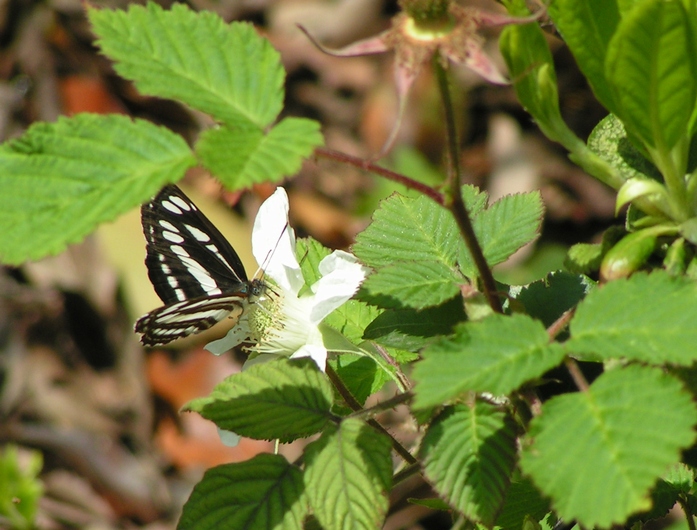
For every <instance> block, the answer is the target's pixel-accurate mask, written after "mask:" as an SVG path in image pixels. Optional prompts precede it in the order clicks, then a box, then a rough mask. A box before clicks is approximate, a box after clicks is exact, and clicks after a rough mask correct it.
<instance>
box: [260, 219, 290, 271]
mask: <svg viewBox="0 0 697 530" xmlns="http://www.w3.org/2000/svg"><path fill="white" fill-rule="evenodd" d="M286 230H288V222H287V221H286V224H285V225H284V226H283V230H281V233H280V234H279V235H278V239H276V244H275V245H274V246H273V248H272V249H271V250H269V253H268V254H266V257H265V258H264V262H263V263H262V264H261V265H259V268H258V269H257V270H256V272H255V273H254V277H255V278H257V277H258V278H259V279H260V280H263V279H264V271H265V270H266V266H267V265H268V264H269V262H270V261H271V258H272V257H273V253H274V252H276V249H277V248H278V244H279V243H280V242H281V238H282V237H283V234H285V233H286Z"/></svg>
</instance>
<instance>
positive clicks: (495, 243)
mask: <svg viewBox="0 0 697 530" xmlns="http://www.w3.org/2000/svg"><path fill="white" fill-rule="evenodd" d="M462 195H463V199H464V201H465V204H466V205H467V207H468V211H469V213H470V215H471V216H472V218H473V224H474V229H475V232H476V234H477V236H478V239H479V241H480V244H481V245H482V249H483V251H484V255H485V257H486V258H487V261H488V263H489V264H490V265H495V264H497V263H501V262H502V261H505V260H506V259H507V258H509V257H510V256H511V255H512V254H513V253H514V252H515V251H516V250H518V249H519V248H520V247H522V246H523V245H524V244H526V243H528V242H530V241H531V240H532V239H534V238H535V237H536V234H537V231H538V230H539V227H540V222H541V219H542V217H541V216H542V203H541V200H540V195H539V193H537V192H533V193H527V194H520V195H509V196H506V197H503V198H502V199H500V200H498V201H497V202H496V203H494V204H492V205H491V206H489V207H486V203H487V195H486V193H484V192H480V191H478V190H477V189H476V188H474V187H471V186H466V187H464V188H463V192H462ZM512 219H515V220H516V221H515V222H513V221H512ZM353 251H354V252H355V254H356V256H358V257H359V258H360V259H361V260H362V261H363V262H364V263H366V264H367V265H369V266H371V267H373V268H375V269H376V272H375V273H374V274H372V275H371V276H370V278H368V280H366V282H365V283H364V284H363V289H364V296H363V298H364V299H365V300H366V301H369V302H370V303H373V304H376V305H378V306H380V307H385V308H393V309H397V308H404V307H412V308H415V309H424V308H427V307H433V306H438V305H441V304H443V303H444V302H446V301H447V300H449V299H451V298H453V297H455V296H456V295H457V294H458V293H459V291H460V289H459V285H464V284H467V283H469V281H470V280H471V279H473V278H474V277H476V270H475V266H474V262H473V260H472V257H471V255H470V253H469V251H468V250H467V247H466V246H465V244H464V242H463V241H462V239H461V238H460V234H459V232H458V229H457V225H456V224H455V219H454V218H453V216H452V214H451V213H450V212H448V211H447V210H445V209H443V208H441V207H439V206H438V205H437V204H434V203H433V202H432V201H430V200H429V199H427V198H426V197H423V196H422V197H418V198H416V199H412V198H409V197H405V196H402V195H399V194H395V195H393V196H392V197H390V198H389V199H387V200H385V201H383V203H382V205H381V207H380V209H378V210H377V211H376V212H375V215H374V217H373V222H372V224H371V225H370V226H369V227H368V228H367V229H366V230H365V231H364V232H362V233H361V234H359V235H358V237H357V239H356V244H355V245H354V247H353Z"/></svg>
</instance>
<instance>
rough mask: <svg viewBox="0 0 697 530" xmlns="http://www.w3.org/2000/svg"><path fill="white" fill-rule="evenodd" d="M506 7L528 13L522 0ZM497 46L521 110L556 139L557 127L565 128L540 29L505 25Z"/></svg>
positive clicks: (522, 14)
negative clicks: (527, 113) (523, 108)
mask: <svg viewBox="0 0 697 530" xmlns="http://www.w3.org/2000/svg"><path fill="white" fill-rule="evenodd" d="M508 6H509V7H508V9H509V11H510V12H511V13H512V14H516V15H520V16H526V15H529V14H530V12H529V11H528V9H527V8H526V7H525V3H524V2H521V1H518V0H514V1H509V2H508ZM499 48H500V49H501V55H502V56H503V58H504V60H505V61H506V65H507V66H508V70H509V72H510V77H511V79H512V80H513V87H514V88H515V91H516V94H517V95H518V99H519V100H520V102H521V103H522V105H523V106H524V107H525V110H527V111H528V112H529V113H530V114H532V115H533V116H534V117H535V119H536V120H537V122H538V125H539V127H540V129H542V132H543V133H544V134H545V135H546V136H547V137H549V138H551V139H553V140H559V137H560V130H563V129H566V130H568V129H567V128H566V126H565V125H564V122H563V120H562V118H561V113H560V112H559V96H558V93H557V77H556V73H555V72H554V62H553V60H552V53H551V52H550V50H549V46H548V45H547V41H546V40H545V36H544V34H543V33H542V30H541V29H540V27H539V26H538V25H537V24H515V25H509V26H506V27H505V28H504V30H503V31H502V32H501V37H500V38H499ZM569 132H570V131H569Z"/></svg>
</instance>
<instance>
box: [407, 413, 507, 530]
mask: <svg viewBox="0 0 697 530" xmlns="http://www.w3.org/2000/svg"><path fill="white" fill-rule="evenodd" d="M420 456H421V457H422V458H423V466H424V473H425V475H426V478H428V480H429V481H430V482H431V483H432V484H433V485H434V486H435V487H436V489H437V490H438V491H439V492H440V493H441V495H443V496H444V498H445V499H446V500H447V501H448V503H449V504H450V505H451V506H452V507H453V508H455V509H456V510H457V511H458V512H459V513H462V514H464V515H465V516H466V517H467V518H468V519H470V520H472V521H476V522H480V523H483V524H485V525H486V526H491V525H492V524H493V523H494V520H495V519H496V515H497V513H498V512H499V510H500V508H501V505H502V504H503V500H504V495H505V493H506V489H507V488H508V484H509V481H510V477H511V473H512V471H513V466H514V465H515V461H516V427H515V423H514V422H513V420H512V418H511V417H510V416H508V415H507V414H506V412H505V411H503V410H502V409H500V408H498V407H496V406H493V405H490V404H488V403H484V402H479V401H478V402H476V403H474V405H472V406H466V405H456V406H455V407H449V408H446V410H445V411H444V412H442V413H441V414H440V415H439V416H438V417H437V418H436V419H435V420H434V421H433V423H431V425H430V426H429V428H428V431H427V432H426V435H425V436H424V439H423V443H422V446H421V451H420Z"/></svg>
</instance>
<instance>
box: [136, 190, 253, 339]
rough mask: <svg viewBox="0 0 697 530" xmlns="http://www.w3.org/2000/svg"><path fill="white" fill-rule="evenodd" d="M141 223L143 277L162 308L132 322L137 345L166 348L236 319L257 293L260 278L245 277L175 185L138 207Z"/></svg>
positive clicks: (209, 225)
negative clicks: (144, 267) (137, 340)
mask: <svg viewBox="0 0 697 530" xmlns="http://www.w3.org/2000/svg"><path fill="white" fill-rule="evenodd" d="M141 222H142V225H143V234H145V241H146V251H147V255H146V258H145V265H146V267H147V269H148V277H149V278H150V281H151V283H152V285H153V287H154V288H155V292H156V293H157V295H158V296H159V297H160V299H161V300H162V302H163V303H164V304H165V305H164V306H163V307H160V308H158V309H155V310H154V311H151V312H150V313H148V314H147V315H145V316H143V317H141V318H139V319H138V321H137V322H136V325H135V331H136V332H137V333H140V334H142V336H141V339H140V340H141V342H142V343H143V344H145V345H148V346H157V345H162V344H167V343H168V342H171V341H173V340H176V339H179V338H182V337H186V336H188V335H192V334H195V333H199V332H201V331H204V330H206V329H208V328H210V327H212V326H213V325H215V324H217V323H218V322H220V321H221V320H223V319H224V318H226V317H230V318H233V319H235V321H237V320H239V318H240V317H241V316H242V314H243V312H244V310H245V308H246V306H247V304H248V303H249V302H250V301H253V300H255V299H256V298H258V297H259V296H261V295H262V294H263V292H264V290H265V288H266V285H265V283H264V282H263V280H261V279H253V280H251V281H250V280H249V279H248V278H247V273H246V272H245V270H244V266H243V265H242V262H241V261H240V258H239V256H238V255H237V252H235V249H233V248H232V246H231V245H230V243H228V241H227V240H226V239H225V238H224V237H223V235H222V234H221V233H220V231H219V230H218V229H217V228H216V227H215V226H213V223H211V222H210V221H209V220H208V218H207V217H206V216H205V215H203V213H201V211H200V210H199V209H198V208H197V207H196V205H195V204H194V203H193V202H192V201H191V200H190V199H189V198H188V197H187V196H186V195H184V193H183V192H182V190H180V189H179V188H178V187H177V186H175V185H168V186H165V187H164V188H163V189H162V190H161V191H160V192H159V193H158V194H157V195H156V196H155V197H154V198H153V199H152V200H151V201H150V202H149V203H147V204H145V205H143V207H142V208H141Z"/></svg>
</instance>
